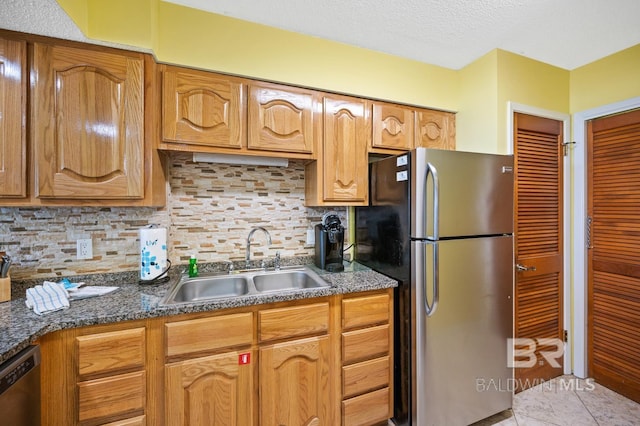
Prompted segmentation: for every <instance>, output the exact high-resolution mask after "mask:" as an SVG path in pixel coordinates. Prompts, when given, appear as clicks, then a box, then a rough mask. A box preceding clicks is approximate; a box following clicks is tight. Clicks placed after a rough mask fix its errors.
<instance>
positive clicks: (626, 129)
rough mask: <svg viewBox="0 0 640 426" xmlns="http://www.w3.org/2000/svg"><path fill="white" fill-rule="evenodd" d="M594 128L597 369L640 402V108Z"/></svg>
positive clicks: (592, 356)
mask: <svg viewBox="0 0 640 426" xmlns="http://www.w3.org/2000/svg"><path fill="white" fill-rule="evenodd" d="M587 126H588V128H587V134H588V147H587V149H588V151H587V152H588V156H589V158H588V181H589V186H588V191H589V192H588V203H589V206H588V211H589V216H590V217H591V232H590V235H591V238H590V250H588V253H589V265H588V268H589V274H588V276H589V285H588V288H589V296H588V300H589V302H588V322H589V327H588V331H589V343H588V345H589V347H588V354H589V374H590V375H591V376H593V377H594V378H595V379H596V381H597V382H600V383H602V384H604V385H605V386H607V387H609V388H611V389H613V390H616V391H617V392H620V393H622V394H624V395H626V396H628V397H629V398H631V399H634V400H635V401H638V402H640V110H636V111H631V112H627V113H625V114H620V115H615V116H611V117H605V118H599V119H596V120H593V121H590V122H588V124H587Z"/></svg>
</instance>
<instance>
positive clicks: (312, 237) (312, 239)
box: [307, 229, 316, 245]
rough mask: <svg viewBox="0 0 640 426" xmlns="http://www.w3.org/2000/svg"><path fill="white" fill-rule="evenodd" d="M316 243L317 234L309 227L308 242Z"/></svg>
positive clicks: (309, 243)
mask: <svg viewBox="0 0 640 426" xmlns="http://www.w3.org/2000/svg"><path fill="white" fill-rule="evenodd" d="M315 243H316V234H315V232H314V231H313V229H307V244H308V245H314V244H315Z"/></svg>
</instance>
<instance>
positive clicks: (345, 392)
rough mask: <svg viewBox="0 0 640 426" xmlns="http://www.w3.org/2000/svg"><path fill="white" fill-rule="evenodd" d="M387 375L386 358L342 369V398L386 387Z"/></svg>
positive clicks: (387, 363)
mask: <svg viewBox="0 0 640 426" xmlns="http://www.w3.org/2000/svg"><path fill="white" fill-rule="evenodd" d="M389 373H390V370H389V357H388V356H385V357H382V358H376V359H372V360H369V361H364V362H359V363H357V364H352V365H348V366H346V367H342V397H343V398H349V397H352V396H355V395H359V394H362V393H365V392H369V391H372V390H374V389H380V388H383V387H388V386H389Z"/></svg>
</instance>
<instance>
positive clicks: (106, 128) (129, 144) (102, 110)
mask: <svg viewBox="0 0 640 426" xmlns="http://www.w3.org/2000/svg"><path fill="white" fill-rule="evenodd" d="M32 79H33V86H34V90H33V126H32V129H33V148H34V150H35V168H36V170H35V179H36V182H35V187H36V196H37V197H40V198H75V199H87V198H88V199H114V198H117V199H140V198H143V197H144V187H143V185H144V96H143V95H144V59H143V56H142V55H141V54H136V53H131V52H122V53H120V51H117V52H116V51H113V50H104V49H96V50H91V49H88V48H82V49H80V48H74V47H67V46H54V45H48V44H41V43H36V44H35V45H34V53H33V73H32Z"/></svg>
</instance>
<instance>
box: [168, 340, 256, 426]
mask: <svg viewBox="0 0 640 426" xmlns="http://www.w3.org/2000/svg"><path fill="white" fill-rule="evenodd" d="M247 353H249V354H250V356H249V358H244V359H245V360H246V362H247V363H241V361H240V359H241V355H242V356H243V355H244V354H247ZM254 360H255V356H254V355H253V353H252V351H243V352H242V354H241V353H240V352H235V351H234V352H229V353H225V354H221V355H213V356H208V357H203V358H197V359H192V360H188V361H182V362H178V363H175V364H169V365H167V366H166V367H165V375H166V382H165V392H166V396H165V412H166V419H167V420H166V424H167V426H178V425H180V426H182V425H185V426H186V425H190V426H202V425H220V426H234V425H235V426H245V425H251V424H253V412H254V411H253V410H254V409H253V407H254V405H253V400H254V395H253V376H254V369H253V364H252V362H254Z"/></svg>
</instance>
